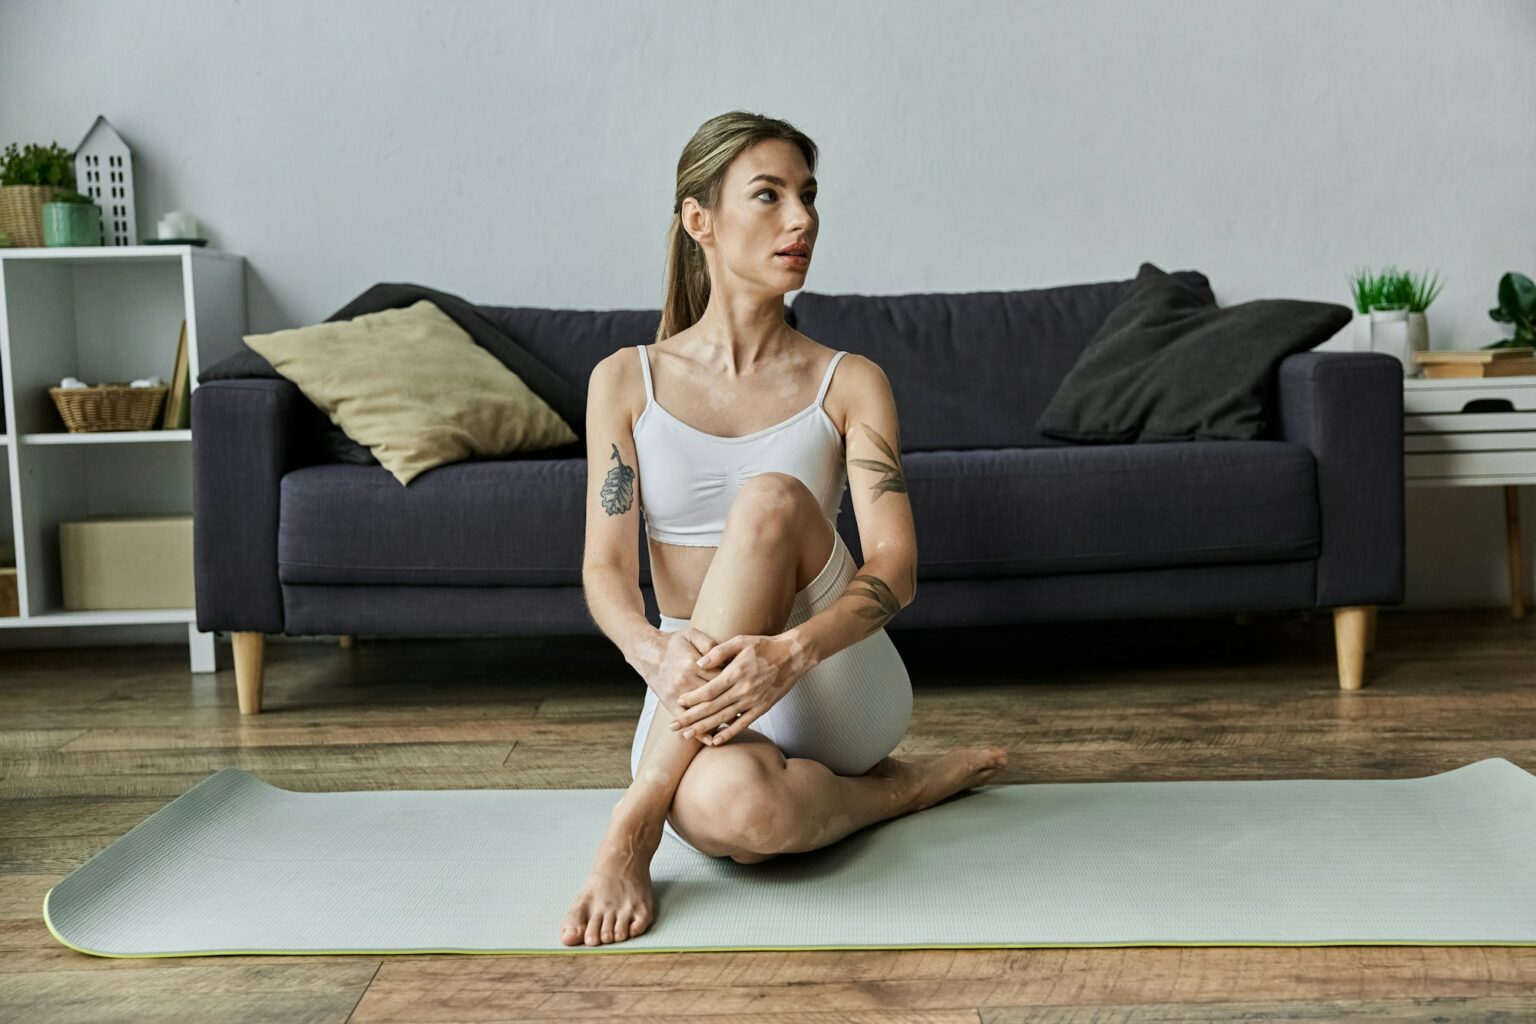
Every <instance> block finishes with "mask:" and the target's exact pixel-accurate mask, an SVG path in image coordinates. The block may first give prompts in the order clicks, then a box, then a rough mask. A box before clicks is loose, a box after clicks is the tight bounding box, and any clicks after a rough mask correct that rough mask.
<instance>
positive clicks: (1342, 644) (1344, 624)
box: [1333, 606, 1375, 690]
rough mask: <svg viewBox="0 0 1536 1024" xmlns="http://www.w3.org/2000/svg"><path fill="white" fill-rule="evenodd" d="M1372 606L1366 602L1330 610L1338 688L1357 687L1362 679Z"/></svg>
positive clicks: (1361, 682)
mask: <svg viewBox="0 0 1536 1024" xmlns="http://www.w3.org/2000/svg"><path fill="white" fill-rule="evenodd" d="M1374 610H1375V609H1373V608H1370V607H1367V606H1361V607H1353V608H1335V609H1334V610H1333V646H1334V649H1335V651H1336V652H1337V655H1338V662H1339V689H1341V690H1358V689H1360V687H1361V685H1362V684H1363V682H1364V677H1365V647H1366V636H1367V634H1368V633H1369V632H1370V628H1369V627H1370V618H1371V612H1373V611H1374Z"/></svg>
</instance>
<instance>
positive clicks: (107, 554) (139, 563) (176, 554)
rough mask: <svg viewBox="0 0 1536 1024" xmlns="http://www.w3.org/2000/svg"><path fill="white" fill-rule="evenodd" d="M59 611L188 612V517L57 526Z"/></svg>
mask: <svg viewBox="0 0 1536 1024" xmlns="http://www.w3.org/2000/svg"><path fill="white" fill-rule="evenodd" d="M59 560H60V562H61V563H62V568H63V579H64V607H65V608H66V609H67V610H69V611H86V610H102V609H111V608H191V607H193V606H194V592H193V586H192V517H191V516H92V517H91V518H89V519H82V520H76V521H74V522H65V523H60V524H59Z"/></svg>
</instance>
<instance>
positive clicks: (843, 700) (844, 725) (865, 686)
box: [629, 530, 912, 849]
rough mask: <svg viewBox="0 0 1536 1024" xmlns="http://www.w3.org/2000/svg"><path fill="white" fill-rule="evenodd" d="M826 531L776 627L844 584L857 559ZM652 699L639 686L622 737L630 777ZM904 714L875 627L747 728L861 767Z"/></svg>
mask: <svg viewBox="0 0 1536 1024" xmlns="http://www.w3.org/2000/svg"><path fill="white" fill-rule="evenodd" d="M833 538H834V539H833V543H832V555H831V557H830V558H828V559H827V564H826V565H825V566H823V567H822V570H821V571H820V572H818V573H817V574H816V578H815V579H813V580H812V581H811V582H810V583H809V584H807V585H806V586H805V588H804V589H803V590H800V591H798V592H797V593H796V594H795V597H794V602H793V603H792V605H791V608H790V613H789V618H788V619H787V620H785V623H784V625H783V626H782V627H781V628H780V629H779V630H778V632H783V631H784V630H786V629H789V628H790V627H791V626H798V625H799V624H800V623H802V622H804V621H805V620H806V619H809V618H810V617H811V616H813V615H815V614H816V613H818V612H820V611H822V610H824V609H825V608H827V607H828V606H829V605H831V604H832V603H834V602H835V601H837V599H838V598H840V597H842V596H843V594H844V592H845V591H847V589H848V585H849V583H850V582H852V580H853V577H854V575H855V574H856V573H857V572H858V565H857V564H856V563H855V562H854V559H853V552H851V551H849V550H848V545H847V544H845V543H844V542H843V538H842V536H841V535H840V534H838V533H837V531H835V530H834V531H833ZM688 623H689V620H688V619H674V618H672V617H671V616H668V615H663V616H661V620H660V622H659V623H658V626H659V628H660V629H662V630H663V631H665V632H668V633H672V632H675V631H677V630H679V629H686V628H687V626H688ZM717 639H721V640H724V639H726V638H725V637H719V638H717ZM659 703H660V702H659V701H658V700H657V698H656V692H655V691H654V690H652V689H651V688H650V687H646V690H645V706H644V707H643V708H642V709H641V711H640V720H639V722H637V723H636V724H635V735H634V739H633V740H632V741H631V743H630V750H629V772H630V778H631V779H633V778H634V776H635V775H636V774H637V772H638V770H639V767H640V754H641V752H642V751H643V750H644V749H645V738H646V736H647V735H648V734H649V732H650V728H651V719H652V718H654V717H655V715H656V708H657V707H658V706H659ZM911 718H912V680H911V678H910V677H909V676H908V675H907V667H906V665H905V664H904V663H903V662H902V660H901V655H900V654H899V653H898V652H897V650H896V646H895V645H894V644H893V643H891V638H890V636H889V635H888V634H887V633H886V631H885V630H884V629H883V628H881V629H878V630H876V631H875V632H873V633H871V634H870V635H869V636H867V637H865V638H864V639H862V640H860V641H858V642H857V643H855V644H853V645H852V646H850V647H845V648H843V649H842V650H841V651H838V652H837V653H836V654H834V655H832V656H831V657H830V658H827V659H825V660H823V661H822V662H820V663H819V664H817V665H816V666H815V667H813V668H812V669H811V670H810V671H809V672H807V673H806V674H805V675H803V676H801V677H800V678H799V679H798V680H797V681H796V682H795V684H794V685H793V686H792V687H790V689H789V692H788V693H786V694H785V695H784V696H783V697H782V698H781V699H780V700H779V701H778V703H776V704H774V706H773V707H771V708H769V709H768V711H767V712H766V713H765V714H763V715H762V716H761V717H760V718H758V719H756V720H755V721H754V722H753V723H752V724H751V725H749V726H747V730H750V731H753V732H757V733H761V734H762V735H764V736H766V737H768V738H769V739H770V740H772V741H773V742H774V743H775V744H776V745H777V746H778V748H779V750H780V751H782V752H783V754H784V756H785V757H804V758H809V759H810V760H812V761H819V762H820V763H821V764H823V765H825V766H826V767H827V768H829V769H831V770H832V771H833V772H834V773H836V774H838V775H863V774H864V773H865V772H867V771H869V770H870V769H871V768H873V767H874V766H875V765H876V764H878V763H879V762H880V760H881V759H882V758H884V757H885V756H886V755H888V754H889V753H890V752H891V751H892V750H895V749H896V745H897V744H899V743H900V742H901V740H902V737H903V736H905V735H906V734H907V725H908V723H909V722H910V721H911ZM738 735H739V734H738ZM664 831H665V832H666V833H667V834H668V835H671V836H673V837H674V838H676V839H677V840H678V841H679V842H682V843H683V844H684V845H687V846H689V847H690V848H693V849H696V847H692V844H689V843H688V842H687V841H686V840H684V839H683V837H682V836H680V835H678V834H677V832H676V831H675V830H674V829H673V828H672V824H671V822H666V823H665V824H664Z"/></svg>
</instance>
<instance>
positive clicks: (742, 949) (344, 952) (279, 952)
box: [43, 889, 1536, 960]
mask: <svg viewBox="0 0 1536 1024" xmlns="http://www.w3.org/2000/svg"><path fill="white" fill-rule="evenodd" d="M52 895H53V890H52V889H49V890H48V891H47V892H46V893H44V894H43V923H44V924H46V925H47V926H48V932H49V934H51V935H52V936H53V937H54V938H56V939H58V940H59V941H60V942H61V943H63V944H64V945H66V946H68V947H69V948H70V949H73V950H75V951H76V952H78V953H86V954H88V955H90V956H105V957H111V958H112V959H114V960H148V959H153V958H163V957H168V956H401V955H405V954H411V953H446V954H453V955H455V956H507V955H516V954H522V955H524V956H560V955H562V954H565V953H575V952H578V951H579V952H583V953H628V954H639V953H757V952H765V953H798V952H800V951H802V950H804V951H810V950H819V949H1102V948H1116V947H1134V946H1536V941H1533V942H1492V941H1484V940H1477V941H1466V942H1417V941H1412V940H1396V941H1394V940H1390V939H1378V940H1376V941H1372V942H1351V941H1348V940H1344V941H1338V942H913V943H906V944H891V945H885V944H875V943H870V944H863V943H861V944H859V945H857V946H710V947H708V948H700V947H698V946H677V947H670V946H669V947H664V948H657V947H653V946H646V947H644V948H639V947H633V946H631V947H629V948H627V949H608V948H605V947H606V946H621V945H622V942H610V943H604V944H603V945H600V946H587V945H584V944H581V943H577V944H576V945H573V946H570V947H568V948H566V949H220V950H210V951H206V952H197V953H98V952H96V951H95V950H94V949H84V948H82V947H80V946H76V945H75V944H74V943H72V942H70V941H69V940H68V939H66V938H64V936H62V935H60V934H59V933H58V931H57V930H56V929H55V928H54V927H53V919H52V918H50V917H49V916H48V897H49V896H52Z"/></svg>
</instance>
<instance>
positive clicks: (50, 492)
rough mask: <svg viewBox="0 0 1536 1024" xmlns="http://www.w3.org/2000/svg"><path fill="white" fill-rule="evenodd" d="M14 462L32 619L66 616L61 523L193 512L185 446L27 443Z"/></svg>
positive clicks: (26, 603) (25, 600)
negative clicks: (60, 552) (56, 613)
mask: <svg viewBox="0 0 1536 1024" xmlns="http://www.w3.org/2000/svg"><path fill="white" fill-rule="evenodd" d="M15 457H16V461H17V465H18V468H19V475H20V480H21V499H22V500H21V501H20V502H19V505H20V517H19V518H20V526H19V529H18V535H19V536H20V537H21V538H22V541H21V543H20V544H18V547H19V548H21V549H22V551H21V555H22V557H21V561H22V564H23V566H24V569H23V572H22V577H23V578H22V580H21V585H22V588H23V590H22V602H21V607H22V611H23V613H24V614H26V615H28V616H30V617H31V618H32V621H33V622H39V619H38V617H39V616H41V615H42V614H44V613H54V612H59V613H62V612H64V611H66V609H65V608H64V586H63V565H62V563H61V560H60V555H59V524H60V523H61V522H67V521H72V520H78V519H87V518H89V517H91V516H100V515H136V516H161V515H191V514H192V460H191V459H189V458H187V450H186V448H185V447H184V446H182V445H177V444H127V445H104V444H78V445H77V444H35V445H34V444H23V445H19V446H17V447H16V449H15ZM137 611H139V609H123V610H121V611H117V612H111V613H110V614H112V615H117V616H120V615H131V614H133V613H135V612H137ZM71 614H73V613H72V612H71ZM113 621H122V620H120V619H114V620H113ZM152 621H159V620H152ZM176 621H180V620H176ZM39 624H40V623H39Z"/></svg>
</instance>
